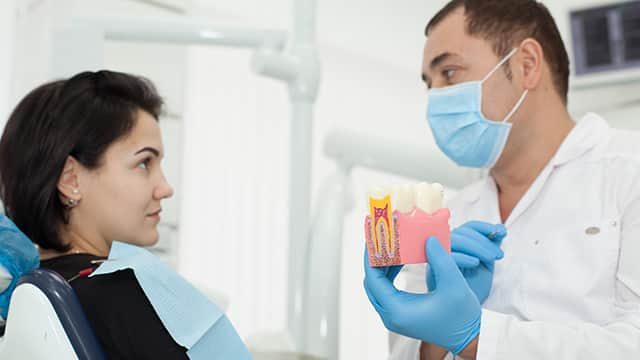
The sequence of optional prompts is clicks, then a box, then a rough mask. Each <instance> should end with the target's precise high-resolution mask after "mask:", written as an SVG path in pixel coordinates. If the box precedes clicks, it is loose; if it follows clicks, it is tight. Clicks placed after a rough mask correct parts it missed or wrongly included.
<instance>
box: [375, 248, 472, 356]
mask: <svg viewBox="0 0 640 360" xmlns="http://www.w3.org/2000/svg"><path fill="white" fill-rule="evenodd" d="M426 252H427V258H428V259H429V263H430V266H431V271H432V272H433V279H434V288H433V291H431V292H429V293H427V294H413V293H408V292H404V291H400V290H398V289H396V288H395V286H394V285H393V280H394V279H395V277H396V275H398V273H399V272H400V269H401V268H402V267H401V266H391V267H380V268H372V267H371V266H369V261H368V256H367V253H366V250H365V257H364V270H365V278H364V288H365V291H366V292H367V296H368V297H369V301H371V304H372V305H373V307H374V308H375V309H376V311H377V312H378V314H379V315H380V318H381V319H382V322H383V323H384V325H385V326H386V328H387V329H389V330H391V331H393V332H395V333H398V334H401V335H404V336H408V337H411V338H414V339H419V340H422V341H425V342H428V343H431V344H435V345H438V346H441V347H444V348H446V349H448V350H449V351H451V352H453V353H454V354H458V353H460V352H461V351H462V350H464V348H465V347H467V345H469V343H470V342H471V341H472V340H473V339H475V338H476V337H477V336H478V334H479V333H480V318H481V316H482V311H481V308H480V303H479V302H478V299H477V298H476V296H475V294H474V293H473V291H472V290H471V288H469V286H468V285H467V282H466V280H465V279H464V277H463V276H462V273H461V272H460V270H459V269H458V266H457V265H456V263H455V262H454V261H453V259H452V258H451V257H450V256H449V254H447V252H446V251H445V250H444V248H443V247H442V245H440V242H438V240H437V239H435V238H433V237H432V238H429V239H428V240H427V242H426Z"/></svg>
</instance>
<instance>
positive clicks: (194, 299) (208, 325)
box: [90, 241, 251, 360]
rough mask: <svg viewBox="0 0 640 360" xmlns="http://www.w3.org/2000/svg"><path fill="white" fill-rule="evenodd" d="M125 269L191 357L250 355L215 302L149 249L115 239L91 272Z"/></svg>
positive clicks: (216, 357)
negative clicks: (132, 276)
mask: <svg viewBox="0 0 640 360" xmlns="http://www.w3.org/2000/svg"><path fill="white" fill-rule="evenodd" d="M124 269H131V270H133V273H134V274H135V276H136V279H137V280H138V283H139V284H140V287H141V288H142V290H143V291H144V293H145V295H146V296H147V298H148V299H149V302H151V305H152V306H153V309H154V310H155V311H156V313H157V314H158V317H159V318H160V320H161V321H162V324H163V325H164V327H165V328H166V329H167V331H168V332H169V334H170V335H171V337H173V339H174V340H175V341H176V342H177V343H178V344H180V345H182V346H184V347H185V348H187V349H188V352H187V355H188V356H189V358H190V359H194V360H200V359H240V360H242V359H251V355H250V354H249V351H248V350H247V348H246V347H245V345H244V343H243V342H242V340H241V339H240V337H239V336H238V334H237V333H236V331H235V329H234V328H233V326H232V325H231V322H229V320H228V319H227V317H226V316H225V315H224V313H223V312H222V311H221V310H220V309H219V308H218V306H216V305H215V304H214V303H212V302H211V301H209V299H208V298H207V297H206V296H204V295H203V294H202V293H201V292H199V291H198V290H197V289H196V288H194V287H193V286H192V285H191V284H189V283H188V282H187V281H186V280H185V279H183V278H182V277H181V276H180V275H178V274H177V273H176V272H175V271H174V270H173V269H171V268H170V267H169V266H167V265H166V264H164V263H163V262H162V261H160V260H159V259H158V258H157V257H156V256H154V255H153V254H151V253H150V252H149V251H147V250H145V249H143V248H140V247H138V246H134V245H129V244H125V243H121V242H117V241H114V242H113V244H112V245H111V252H110V253H109V258H108V259H107V261H105V262H104V263H103V264H102V265H100V266H99V267H98V268H97V269H96V270H95V271H94V272H93V273H92V274H91V275H90V276H99V275H102V274H109V273H113V272H116V271H119V270H124Z"/></svg>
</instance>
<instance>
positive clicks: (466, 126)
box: [427, 48, 528, 168]
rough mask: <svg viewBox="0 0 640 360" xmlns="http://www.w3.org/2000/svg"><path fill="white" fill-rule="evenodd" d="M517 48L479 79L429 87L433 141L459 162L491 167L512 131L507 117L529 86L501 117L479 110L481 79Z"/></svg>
mask: <svg viewBox="0 0 640 360" xmlns="http://www.w3.org/2000/svg"><path fill="white" fill-rule="evenodd" d="M517 51H518V49H517V48H516V49H513V50H512V51H511V52H510V53H509V54H508V55H507V56H505V58H504V59H502V61H500V63H498V65H496V67H494V68H493V69H492V70H491V71H490V72H489V73H488V74H487V76H485V77H484V79H482V80H481V81H470V82H465V83H462V84H457V85H452V86H447V87H444V88H438V89H431V90H429V105H428V107H427V119H428V121H429V125H430V126H431V131H432V132H433V136H434V138H435V141H436V144H438V147H440V150H442V152H444V153H445V154H446V155H447V156H448V157H449V158H450V159H451V160H453V161H455V162H456V163H457V164H458V165H460V166H467V167H475V168H490V167H492V166H493V165H495V163H496V162H497V161H498V159H499V158H500V154H502V151H503V150H504V146H505V144H506V143H507V138H508V137H509V132H510V131H511V123H509V122H507V121H508V120H509V119H510V118H511V117H512V116H513V114H515V112H516V111H517V110H518V108H519V107H520V105H522V102H523V101H524V99H525V98H526V96H527V93H528V90H525V92H524V93H523V94H522V96H521V97H520V99H519V100H518V102H517V103H516V105H515V106H514V107H513V109H512V110H511V111H510V112H509V114H508V115H507V116H506V117H505V118H504V119H503V120H502V121H491V120H487V119H486V118H485V117H484V115H483V114H482V83H484V82H485V81H486V80H487V79H489V78H490V77H491V75H493V74H494V73H495V72H496V71H497V70H498V69H499V68H500V67H501V66H502V65H504V63H506V62H507V61H508V60H509V59H510V58H511V57H512V56H513V55H514V54H515V53H516V52H517Z"/></svg>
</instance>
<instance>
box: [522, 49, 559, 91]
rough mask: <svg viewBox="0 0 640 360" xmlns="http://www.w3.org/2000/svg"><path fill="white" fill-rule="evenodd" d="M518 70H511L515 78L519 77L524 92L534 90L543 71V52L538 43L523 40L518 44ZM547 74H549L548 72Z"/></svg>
mask: <svg viewBox="0 0 640 360" xmlns="http://www.w3.org/2000/svg"><path fill="white" fill-rule="evenodd" d="M516 56H518V58H519V60H520V61H518V68H515V69H513V71H514V73H515V76H517V77H520V78H521V81H522V86H523V87H524V88H525V89H526V90H529V91H531V90H534V89H535V88H537V87H538V86H539V85H540V82H541V79H542V75H543V69H544V64H545V62H544V50H543V49H542V46H541V45H540V43H539V42H538V41H537V40H535V39H533V38H528V39H525V40H524V41H523V42H522V43H521V44H520V51H519V52H518V54H517V55H516ZM549 74H551V73H550V72H549Z"/></svg>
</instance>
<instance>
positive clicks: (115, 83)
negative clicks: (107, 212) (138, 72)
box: [0, 70, 163, 251]
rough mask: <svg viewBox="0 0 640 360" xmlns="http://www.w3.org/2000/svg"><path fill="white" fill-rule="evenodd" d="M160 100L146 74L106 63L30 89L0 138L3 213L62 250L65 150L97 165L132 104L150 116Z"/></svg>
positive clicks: (130, 120)
mask: <svg viewBox="0 0 640 360" xmlns="http://www.w3.org/2000/svg"><path fill="white" fill-rule="evenodd" d="M162 105H163V101H162V98H161V97H160V96H159V95H158V93H157V92H156V89H155V87H154V86H153V84H152V83H151V82H150V81H149V80H147V79H145V78H142V77H138V76H133V75H129V74H124V73H118V72H113V71H106V70H103V71H98V72H83V73H80V74H77V75H75V76H73V77H72V78H70V79H67V80H58V81H53V82H50V83H47V84H44V85H42V86H39V87H38V88H36V89H35V90H33V91H31V92H30V93H29V94H28V95H27V96H25V97H24V98H23V99H22V100H21V101H20V103H19V104H18V106H17V107H16V108H15V110H13V113H12V114H11V116H10V117H9V120H8V121H7V124H6V127H5V129H4V133H3V134H2V138H1V139H0V198H1V199H2V202H3V205H4V210H5V213H6V214H7V216H8V217H9V218H11V219H12V220H13V221H14V222H15V223H16V225H17V226H18V228H20V229H21V230H22V231H23V232H24V233H25V234H26V235H27V236H28V237H29V238H30V239H31V240H32V241H33V242H34V243H36V244H38V246H40V247H41V248H43V249H53V250H57V251H68V250H69V248H70V245H69V244H68V243H65V242H64V240H63V239H61V238H60V236H59V229H60V226H62V225H63V224H68V221H69V219H68V208H67V207H66V206H65V204H63V203H62V200H61V199H60V195H59V193H58V181H59V179H60V176H61V174H62V170H63V167H64V164H65V162H66V160H67V157H68V156H72V157H73V158H75V159H76V160H77V161H78V162H79V163H80V164H82V165H83V166H84V167H86V168H88V169H97V168H99V167H100V166H101V165H102V159H103V155H104V153H105V151H106V150H107V148H108V147H109V145H111V144H112V143H113V142H115V141H116V140H119V139H121V138H123V137H124V136H126V135H127V134H128V133H129V132H130V131H131V129H132V128H133V127H134V125H135V122H136V119H137V116H136V114H137V111H138V110H144V111H146V112H148V113H149V114H151V115H152V116H153V117H154V118H155V119H156V121H157V120H158V117H159V116H160V112H161V111H162ZM114 210H115V209H114Z"/></svg>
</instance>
